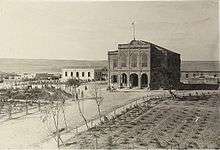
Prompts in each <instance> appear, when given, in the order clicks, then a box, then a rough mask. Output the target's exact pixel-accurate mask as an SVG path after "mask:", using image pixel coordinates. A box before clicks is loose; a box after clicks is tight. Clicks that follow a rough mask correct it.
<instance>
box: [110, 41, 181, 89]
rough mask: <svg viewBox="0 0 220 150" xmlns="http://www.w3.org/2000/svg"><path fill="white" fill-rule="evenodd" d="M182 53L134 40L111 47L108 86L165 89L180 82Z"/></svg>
mask: <svg viewBox="0 0 220 150" xmlns="http://www.w3.org/2000/svg"><path fill="white" fill-rule="evenodd" d="M180 62H181V60H180V54H177V53H175V52H172V51H170V50H167V49H165V48H162V47H160V46H157V45H155V44H152V43H149V42H146V41H142V40H132V41H131V42H130V43H128V44H118V50H116V51H108V63H109V64H108V65H109V86H114V87H119V88H123V87H127V88H133V87H137V88H150V89H161V88H162V89H166V88H170V87H172V88H175V87H177V86H178V84H179V83H180Z"/></svg>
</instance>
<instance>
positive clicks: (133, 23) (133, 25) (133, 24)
mask: <svg viewBox="0 0 220 150" xmlns="http://www.w3.org/2000/svg"><path fill="white" fill-rule="evenodd" d="M132 27H133V38H134V40H135V21H133V22H132Z"/></svg>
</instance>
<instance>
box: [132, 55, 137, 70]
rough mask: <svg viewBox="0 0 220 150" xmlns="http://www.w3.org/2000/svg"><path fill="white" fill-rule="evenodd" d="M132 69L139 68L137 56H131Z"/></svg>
mask: <svg viewBox="0 0 220 150" xmlns="http://www.w3.org/2000/svg"><path fill="white" fill-rule="evenodd" d="M131 67H137V54H132V55H131Z"/></svg>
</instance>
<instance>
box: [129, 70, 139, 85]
mask: <svg viewBox="0 0 220 150" xmlns="http://www.w3.org/2000/svg"><path fill="white" fill-rule="evenodd" d="M130 84H131V87H137V86H138V75H137V74H135V73H132V74H131V75H130Z"/></svg>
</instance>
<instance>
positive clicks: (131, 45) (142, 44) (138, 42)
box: [118, 39, 178, 54]
mask: <svg viewBox="0 0 220 150" xmlns="http://www.w3.org/2000/svg"><path fill="white" fill-rule="evenodd" d="M148 45H153V46H154V47H156V49H157V50H159V51H163V52H170V53H175V54H178V53H176V52H173V51H171V50H168V49H166V48H164V47H161V46H158V45H156V44H153V43H151V42H147V41H143V40H135V39H134V40H131V42H130V43H128V44H118V48H119V49H127V48H128V47H129V48H137V47H141V48H146V47H147V46H148Z"/></svg>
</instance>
